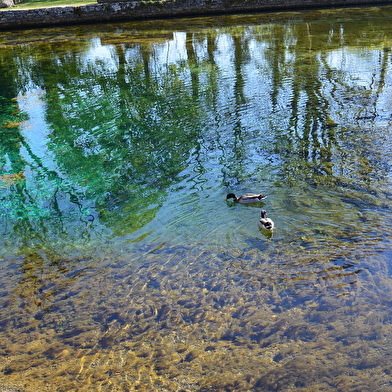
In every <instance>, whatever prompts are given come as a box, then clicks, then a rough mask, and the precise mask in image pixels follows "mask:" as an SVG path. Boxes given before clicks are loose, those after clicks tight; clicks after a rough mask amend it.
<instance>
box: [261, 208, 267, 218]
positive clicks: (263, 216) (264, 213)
mask: <svg viewBox="0 0 392 392" xmlns="http://www.w3.org/2000/svg"><path fill="white" fill-rule="evenodd" d="M266 216H267V211H266V210H261V217H262V218H265V217H266Z"/></svg>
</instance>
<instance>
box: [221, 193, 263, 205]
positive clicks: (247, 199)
mask: <svg viewBox="0 0 392 392" xmlns="http://www.w3.org/2000/svg"><path fill="white" fill-rule="evenodd" d="M266 197H267V196H264V195H262V194H259V195H255V194H253V193H246V194H245V195H242V196H240V197H237V196H236V195H235V194H234V193H229V194H228V195H227V196H226V200H229V199H234V201H235V202H236V203H242V204H247V203H257V202H258V201H261V200H263V199H265V198H266Z"/></svg>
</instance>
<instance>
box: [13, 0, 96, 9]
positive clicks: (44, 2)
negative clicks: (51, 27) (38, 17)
mask: <svg viewBox="0 0 392 392" xmlns="http://www.w3.org/2000/svg"><path fill="white" fill-rule="evenodd" d="M95 3H97V1H96V0H27V1H24V2H23V3H20V4H17V5H14V6H13V7H10V8H9V9H12V10H14V9H29V8H47V7H57V6H65V5H72V6H75V5H85V4H95Z"/></svg>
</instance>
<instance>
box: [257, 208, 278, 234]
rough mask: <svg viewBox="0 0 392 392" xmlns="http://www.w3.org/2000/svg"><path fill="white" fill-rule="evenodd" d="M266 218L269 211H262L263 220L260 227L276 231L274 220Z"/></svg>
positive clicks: (260, 221)
mask: <svg viewBox="0 0 392 392" xmlns="http://www.w3.org/2000/svg"><path fill="white" fill-rule="evenodd" d="M266 216H267V211H266V210H261V218H260V220H259V223H258V225H259V227H260V228H261V229H264V230H269V231H272V230H274V229H275V224H274V222H273V220H272V219H270V218H266Z"/></svg>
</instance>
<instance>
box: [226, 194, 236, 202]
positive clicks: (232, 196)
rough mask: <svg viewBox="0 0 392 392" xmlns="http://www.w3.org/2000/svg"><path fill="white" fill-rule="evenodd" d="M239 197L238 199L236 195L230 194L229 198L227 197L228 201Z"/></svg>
mask: <svg viewBox="0 0 392 392" xmlns="http://www.w3.org/2000/svg"><path fill="white" fill-rule="evenodd" d="M236 198H237V197H236V195H235V194H234V193H229V194H228V195H227V196H226V200H229V199H236Z"/></svg>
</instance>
